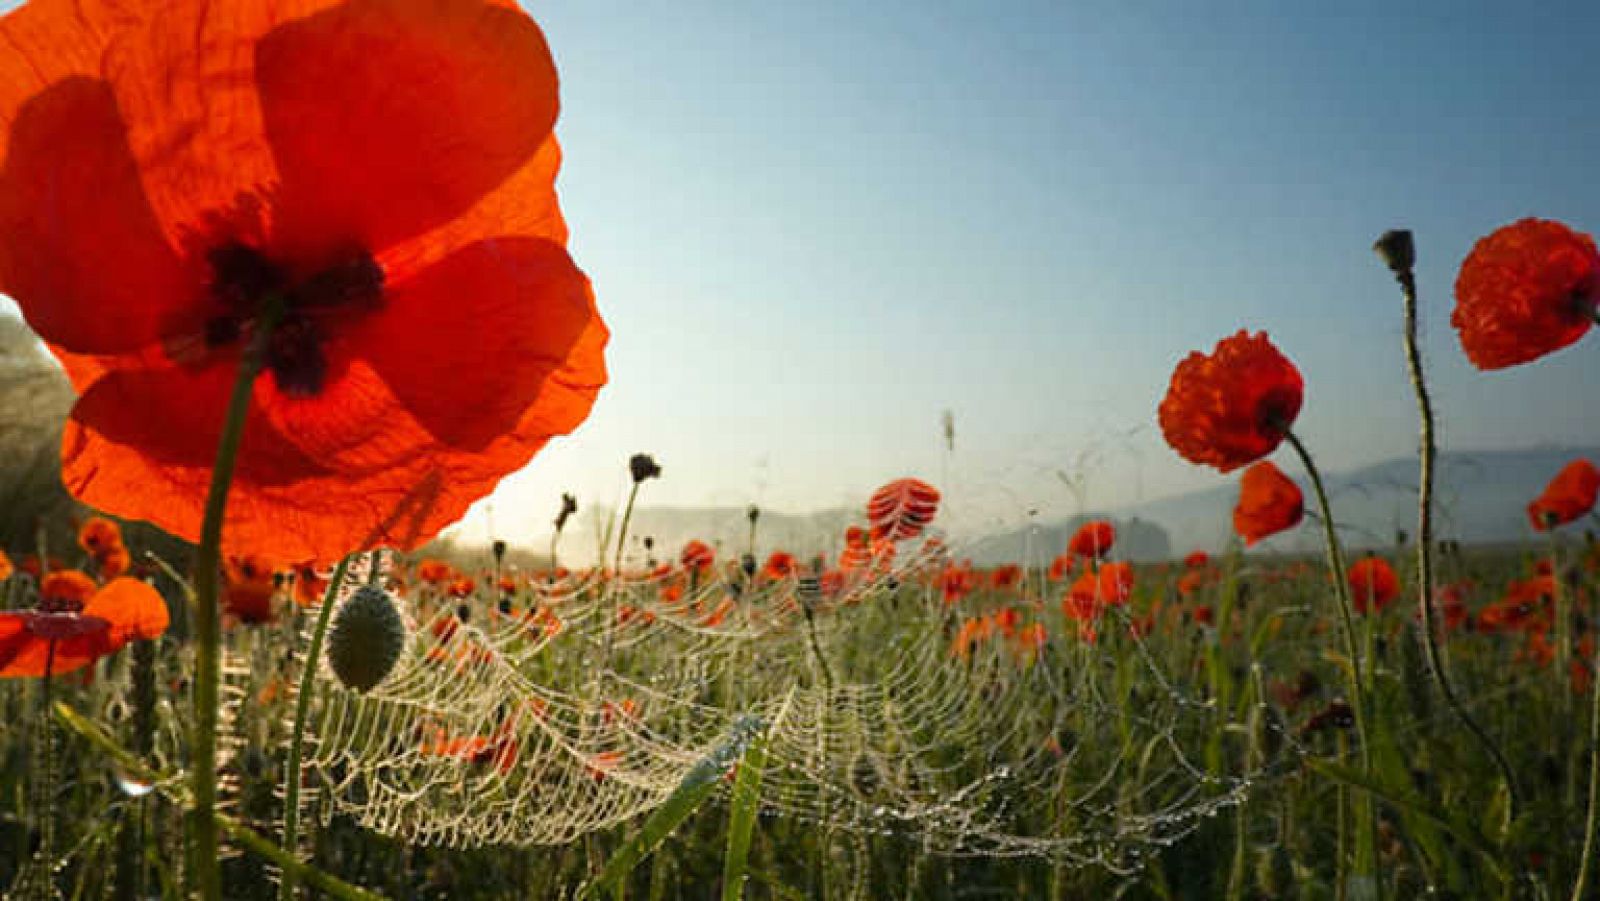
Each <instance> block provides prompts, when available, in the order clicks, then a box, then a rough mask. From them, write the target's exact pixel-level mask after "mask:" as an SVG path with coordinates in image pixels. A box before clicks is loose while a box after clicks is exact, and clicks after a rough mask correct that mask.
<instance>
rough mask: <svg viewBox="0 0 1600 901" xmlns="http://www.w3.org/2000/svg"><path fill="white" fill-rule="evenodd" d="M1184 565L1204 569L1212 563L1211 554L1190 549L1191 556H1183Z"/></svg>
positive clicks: (1189, 567)
mask: <svg viewBox="0 0 1600 901" xmlns="http://www.w3.org/2000/svg"><path fill="white" fill-rule="evenodd" d="M1183 565H1184V566H1185V567H1186V568H1188V569H1204V568H1205V567H1207V566H1210V565H1211V555H1210V554H1208V553H1206V552H1205V551H1190V552H1189V556H1187V557H1184V558H1183Z"/></svg>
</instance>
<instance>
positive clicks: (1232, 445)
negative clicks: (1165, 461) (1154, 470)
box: [1158, 330, 1305, 472]
mask: <svg viewBox="0 0 1600 901" xmlns="http://www.w3.org/2000/svg"><path fill="white" fill-rule="evenodd" d="M1304 396H1305V385H1304V382H1303V381H1302V380H1301V378H1300V370H1298V369H1296V368H1295V366H1294V364H1293V363H1291V362H1289V359H1288V358H1287V357H1285V356H1284V355H1283V354H1282V353H1280V352H1279V351H1278V349H1277V348H1276V347H1274V346H1273V345H1272V342H1271V341H1269V340H1268V339H1267V335H1266V333H1265V332H1260V333H1257V334H1255V335H1251V334H1249V333H1248V332H1246V331H1243V330H1240V332H1239V333H1238V334H1236V335H1233V336H1230V337H1227V338H1224V339H1222V340H1221V341H1219V342H1217V347H1216V350H1215V351H1213V352H1212V353H1211V355H1209V356H1207V355H1206V354H1202V353H1200V352H1199V351H1196V352H1194V353H1191V354H1190V355H1189V356H1188V357H1187V358H1185V359H1184V360H1183V361H1182V362H1180V363H1178V366H1177V368H1176V369H1174V370H1173V372H1172V382H1171V384H1170V385H1169V386H1168V388H1167V396H1166V397H1165V398H1164V399H1163V400H1162V401H1161V407H1160V409H1159V411H1158V417H1159V419H1160V420H1161V432H1162V434H1163V435H1165V436H1166V439H1167V444H1169V445H1171V446H1172V449H1173V450H1175V451H1177V452H1178V455H1179V456H1181V457H1183V458H1184V459H1185V460H1188V461H1189V462H1191V463H1200V464H1204V465H1206V466H1214V467H1216V468H1217V469H1218V470H1220V471H1222V472H1232V471H1233V470H1235V469H1238V468H1239V467H1241V466H1243V465H1245V464H1246V463H1251V462H1253V461H1255V460H1259V459H1261V458H1262V457H1265V456H1266V455H1267V454H1270V453H1272V452H1273V451H1274V450H1275V449H1277V447H1278V445H1279V444H1280V443H1282V441H1283V439H1284V437H1285V436H1286V435H1288V434H1289V428H1290V427H1291V426H1292V425H1294V421H1295V417H1297V416H1299V415H1300V404H1301V402H1302V401H1303V400H1304Z"/></svg>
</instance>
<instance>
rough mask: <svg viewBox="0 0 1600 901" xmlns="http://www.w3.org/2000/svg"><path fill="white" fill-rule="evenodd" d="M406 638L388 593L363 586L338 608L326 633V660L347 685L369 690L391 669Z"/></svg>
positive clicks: (404, 630)
mask: <svg viewBox="0 0 1600 901" xmlns="http://www.w3.org/2000/svg"><path fill="white" fill-rule="evenodd" d="M405 641H406V627H405V623H404V622H403V621H401V619H400V611H398V610H396V609H395V605H394V601H393V599H391V598H390V597H389V593H388V592H386V591H384V590H383V589H381V588H378V587H377V586H375V585H363V586H362V587H361V588H360V589H358V590H357V591H356V593H355V594H353V595H351V597H350V600H348V601H345V603H344V606H343V607H340V608H339V615H338V618H337V619H335V620H334V622H333V628H332V629H331V630H329V632H328V663H329V664H330V665H332V667H333V673H334V675H335V676H338V677H339V681H340V682H342V683H344V685H345V686H346V687H348V688H351V689H354V690H356V691H359V692H368V691H371V690H372V689H373V688H374V687H375V686H377V684H378V683H379V682H382V681H383V680H384V678H385V677H387V676H388V675H389V672H390V671H391V670H393V669H394V665H395V663H396V662H398V661H399V660H400V652H401V650H402V649H403V648H404V647H405Z"/></svg>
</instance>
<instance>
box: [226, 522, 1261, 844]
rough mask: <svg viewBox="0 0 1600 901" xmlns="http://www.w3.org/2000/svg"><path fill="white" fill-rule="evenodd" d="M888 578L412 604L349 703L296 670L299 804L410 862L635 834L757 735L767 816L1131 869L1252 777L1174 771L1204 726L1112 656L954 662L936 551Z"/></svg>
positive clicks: (526, 594) (1057, 650) (1211, 721)
mask: <svg viewBox="0 0 1600 901" xmlns="http://www.w3.org/2000/svg"><path fill="white" fill-rule="evenodd" d="M902 561H903V562H902V563H900V564H899V565H897V566H894V567H889V566H880V567H877V568H876V570H875V571H874V572H873V573H871V574H870V575H863V574H860V573H858V574H857V575H855V576H854V577H853V578H852V579H851V580H850V581H848V582H847V583H846V584H844V585H843V586H842V587H841V588H839V590H837V592H836V593H833V594H827V593H824V591H823V590H821V587H820V586H819V585H818V584H817V582H816V580H808V579H804V578H796V577H792V576H791V577H788V578H784V579H778V580H764V579H756V578H749V577H746V576H745V575H744V574H743V573H740V572H737V571H734V570H730V571H728V572H724V573H708V574H706V575H705V576H703V577H701V578H699V579H696V580H694V581H692V582H690V583H689V584H687V585H685V584H684V578H683V576H682V575H681V574H680V575H674V576H665V577H659V578H649V577H631V578H611V579H603V578H600V577H598V576H596V575H593V574H590V575H583V576H576V577H570V578H567V579H564V580H561V581H536V582H534V583H533V584H525V585H521V586H520V587H519V588H518V590H517V592H516V593H515V594H514V595H510V596H501V597H500V599H499V600H498V601H489V600H486V599H484V598H477V599H470V600H468V601H464V602H463V601H460V600H458V599H455V598H449V597H445V596H444V595H443V594H442V592H440V591H438V590H435V589H424V590H422V591H420V592H415V593H413V595H412V596H411V597H410V598H408V599H407V600H406V601H404V602H402V603H401V604H400V606H401V607H402V609H403V610H405V611H406V613H405V614H404V615H406V616H407V626H408V631H409V637H408V639H407V642H406V645H405V649H404V651H403V653H402V655H401V659H400V661H399V663H398V664H397V665H396V667H395V669H394V670H393V671H392V672H391V673H390V675H389V676H388V677H387V678H386V679H385V680H384V681H383V682H382V683H380V684H379V685H378V686H377V687H376V688H374V689H373V690H372V691H371V692H370V693H368V694H361V693H358V692H355V691H352V690H350V689H347V688H345V687H344V686H343V685H342V684H341V683H340V682H339V681H338V680H337V679H336V678H335V677H334V675H333V674H332V671H331V669H330V667H329V666H328V665H327V664H326V662H325V661H324V662H323V663H322V664H321V665H320V666H319V669H318V671H317V673H316V675H315V678H314V679H313V681H312V690H313V691H315V692H316V693H317V694H316V696H315V697H314V701H315V702H316V703H315V704H314V705H313V708H312V709H313V711H314V716H313V721H312V722H311V723H310V724H308V728H307V730H306V731H307V734H306V749H305V755H306V761H305V768H306V771H307V773H308V774H309V779H308V782H307V786H308V792H307V793H306V794H305V795H304V796H303V799H304V800H303V803H306V804H307V805H308V809H310V808H311V807H315V808H316V809H318V810H321V811H322V812H323V814H324V815H327V814H329V813H331V812H340V813H344V814H347V815H349V816H351V817H353V818H354V819H355V820H356V821H357V822H359V823H360V824H362V825H363V826H364V827H366V828H369V829H372V830H375V831H377V832H380V833H383V834H385V835H389V836H392V837H395V838H398V839H400V840H403V841H407V842H411V843H418V844H430V845H443V846H451V847H461V848H466V847H478V846H485V845H507V844H515V845H535V844H562V843H567V842H570V841H572V840H574V839H576V838H579V837H581V836H583V835H585V834H587V833H590V832H594V831H597V830H604V829H607V828H609V827H612V826H615V825H617V824H620V823H624V822H627V821H629V820H632V819H634V818H636V817H638V816H640V815H641V814H645V813H648V812H649V811H651V810H653V809H655V808H656V807H657V806H659V805H660V804H662V803H663V802H664V801H665V800H666V799H667V798H668V796H670V795H671V794H672V792H673V791H674V790H675V789H676V788H677V787H678V786H679V785H680V784H681V783H683V781H684V779H685V777H686V776H688V775H689V774H690V773H691V771H693V770H694V769H695V768H696V767H697V766H702V767H703V766H705V765H706V762H707V761H715V762H718V765H719V766H724V767H726V765H727V763H728V762H729V761H731V760H734V759H736V752H737V751H738V750H741V749H742V748H743V746H744V743H745V742H747V741H748V740H749V738H750V736H751V735H752V734H753V732H755V731H762V730H765V731H767V732H768V742H769V746H768V758H767V760H768V762H767V766H766V769H765V770H764V771H763V775H762V785H761V791H760V801H761V805H762V809H763V812H764V813H767V814H769V815H772V816H776V817H778V818H791V819H796V820H800V821H808V822H814V823H818V824H823V825H825V827H826V828H828V829H830V830H842V831H844V832H847V833H855V834H858V835H868V834H880V835H895V836H902V837H906V838H909V839H912V840H914V841H915V842H917V843H918V844H919V845H920V846H921V847H923V848H924V849H926V850H928V851H930V852H933V853H941V854H948V855H984V856H1033V857H1040V858H1047V859H1050V860H1053V861H1056V862H1059V863H1065V864H1069V865H1090V864H1094V865H1099V866H1103V867H1107V868H1110V869H1112V870H1116V871H1120V872H1131V871H1134V870H1136V869H1137V868H1138V866H1139V859H1140V857H1141V855H1143V854H1145V853H1146V852H1148V851H1149V849H1151V848H1153V847H1155V846H1159V845H1165V844H1169V843H1171V842H1173V841H1176V840H1177V839H1179V838H1181V837H1182V836H1184V835H1186V834H1187V833H1188V832H1190V831H1192V830H1193V829H1194V828H1195V827H1196V826H1197V825H1198V823H1199V822H1200V821H1202V820H1203V819H1204V818H1205V817H1206V816H1209V815H1214V814H1215V813H1216V812H1218V811H1219V810H1220V809H1222V808H1224V807H1227V806H1229V805H1232V804H1235V803H1238V802H1239V801H1240V800H1241V799H1242V798H1243V797H1244V795H1245V793H1246V792H1247V791H1248V789H1249V787H1250V785H1251V781H1252V779H1253V778H1255V777H1257V776H1258V775H1259V774H1255V773H1247V772H1232V773H1228V772H1216V771H1215V764H1213V768H1212V769H1208V768H1207V767H1206V766H1205V765H1204V764H1202V763H1201V762H1199V761H1197V760H1196V759H1194V757H1193V756H1192V754H1191V753H1190V752H1189V751H1187V750H1186V748H1194V747H1198V746H1199V745H1200V744H1201V742H1200V741H1199V740H1198V739H1195V738H1194V735H1196V734H1202V733H1201V732H1200V730H1206V732H1205V734H1209V732H1210V731H1211V730H1214V729H1215V726H1216V722H1217V720H1218V718H1219V717H1220V716H1221V714H1220V713H1219V711H1218V710H1217V709H1216V708H1215V706H1214V705H1211V704H1209V703H1205V702H1202V701H1200V700H1197V699H1195V698H1193V697H1191V696H1189V695H1188V694H1187V693H1186V692H1185V691H1184V690H1182V689H1181V688H1180V687H1178V685H1177V683H1176V682H1175V681H1174V680H1173V679H1172V678H1171V677H1170V676H1169V675H1168V674H1166V673H1162V672H1160V671H1159V668H1158V667H1157V665H1156V663H1155V661H1154V660H1153V659H1152V658H1151V657H1150V655H1148V654H1145V653H1143V648H1142V647H1141V646H1139V645H1138V644H1137V640H1136V639H1132V638H1131V637H1128V636H1127V635H1124V636H1122V640H1123V641H1124V642H1131V643H1132V647H1133V648H1134V649H1135V650H1134V651H1131V652H1130V651H1129V650H1128V648H1127V647H1121V648H1119V651H1118V653H1115V654H1114V653H1112V652H1111V651H1110V650H1109V649H1107V648H1105V647H1102V646H1097V645H1093V644H1086V643H1082V642H1079V641H1076V640H1074V639H1072V638H1071V637H1070V636H1068V637H1058V638H1057V639H1055V640H1054V641H1052V642H1051V643H1050V644H1049V645H1048V646H1047V647H1046V648H1045V649H1044V650H1043V651H1042V652H1040V653H1039V655H1038V656H1037V657H1036V658H1035V657H1032V656H1031V655H1028V654H1024V653H1020V652H1019V651H1018V650H1017V649H1016V648H1015V647H1013V646H1010V645H1008V644H1006V643H1001V642H994V643H989V644H987V645H984V646H977V647H974V648H972V649H971V651H970V653H969V654H967V655H964V656H958V655H953V653H952V645H951V636H952V635H953V634H954V633H953V628H954V623H955V616H954V615H953V614H952V613H951V612H950V611H949V610H948V609H947V608H946V606H945V605H944V603H943V602H942V599H941V598H940V596H939V592H938V589H937V587H936V586H937V579H936V574H937V572H938V571H939V569H940V568H941V567H942V566H943V561H944V557H943V556H942V552H941V551H939V550H937V546H936V545H935V544H931V543H930V544H927V545H925V546H924V547H923V548H921V549H919V550H918V551H917V552H916V553H911V554H907V555H904V556H903V557H902ZM362 578H364V576H360V575H357V576H355V577H354V578H352V579H351V580H350V581H349V583H347V584H349V585H350V586H352V587H353V586H354V585H356V584H360V581H361V579H362ZM675 580H676V581H675ZM675 587H676V589H681V592H680V591H679V590H674V588H675ZM345 594H346V595H348V594H349V591H346V592H345ZM341 600H342V599H341ZM463 613H464V614H465V618H463ZM314 619H315V617H304V618H303V620H304V621H305V622H307V623H309V622H310V621H312V620H314ZM1106 625H1107V627H1108V628H1113V626H1112V623H1111V622H1110V621H1108V622H1107V623H1106ZM1122 626H1123V627H1125V626H1126V620H1125V619H1124V621H1123V623H1122ZM307 629H308V631H309V627H307ZM1124 631H1126V630H1125V628H1124ZM308 638H309V636H308V635H306V636H302V644H301V646H302V647H303V646H304V645H305V642H306V640H307V639H308ZM885 641H887V642H888V644H887V645H886V644H884V642H885ZM235 697H236V698H239V697H242V695H240V694H236V695H235ZM233 721H234V718H230V719H229V722H230V724H231V723H233ZM283 728H285V729H286V728H287V727H286V726H284V727H283ZM1186 736H1187V737H1186ZM1234 756H1235V757H1237V756H1238V755H1234ZM727 776H728V777H729V778H728V779H727V780H726V782H725V783H724V788H723V789H722V790H723V791H724V792H726V791H727V790H728V789H729V788H731V781H732V780H731V776H732V771H731V768H729V771H728V773H727ZM319 795H320V803H317V804H314V805H313V804H312V803H311V802H312V799H313V798H316V797H317V796H319Z"/></svg>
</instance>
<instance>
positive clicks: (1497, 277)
mask: <svg viewBox="0 0 1600 901" xmlns="http://www.w3.org/2000/svg"><path fill="white" fill-rule="evenodd" d="M1597 304H1600V251H1597V250H1596V249H1595V244H1594V239H1593V238H1591V237H1589V236H1588V235H1584V234H1579V233H1577V232H1575V231H1573V230H1572V229H1570V228H1567V227H1566V226H1565V225H1562V224H1561V223H1559V222H1551V221H1549V220H1546V219H1523V220H1521V221H1519V222H1513V223H1512V224H1510V225H1507V226H1505V227H1504V228H1501V229H1498V230H1496V231H1495V232H1493V233H1492V234H1490V235H1489V236H1488V237H1485V238H1483V239H1482V240H1480V241H1478V243H1477V244H1475V245H1473V248H1472V252H1471V253H1469V254H1467V258H1466V260H1465V261H1463V262H1462V264H1461V273H1460V274H1459V275H1458V276H1457V277H1456V308H1455V312H1454V313H1452V314H1451V315H1450V324H1451V325H1453V326H1455V327H1456V331H1457V332H1459V333H1460V335H1461V347H1462V349H1464V350H1465V351H1466V352H1467V359H1469V360H1471V361H1472V364H1473V365H1474V366H1477V367H1478V368H1479V369H1503V368H1505V367H1507V366H1515V365H1517V364H1519V363H1527V362H1529V361H1532V360H1536V359H1538V358H1539V357H1542V356H1544V355H1545V354H1547V353H1550V352H1552V351H1556V350H1560V349H1561V348H1563V347H1566V346H1567V345H1569V344H1571V343H1573V342H1574V341H1577V340H1578V339H1579V338H1582V337H1583V335H1584V333H1585V332H1587V331H1588V330H1589V327H1590V326H1591V325H1593V324H1594V319H1595V315H1596V312H1595V311H1596V308H1597V307H1596V305H1597Z"/></svg>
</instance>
